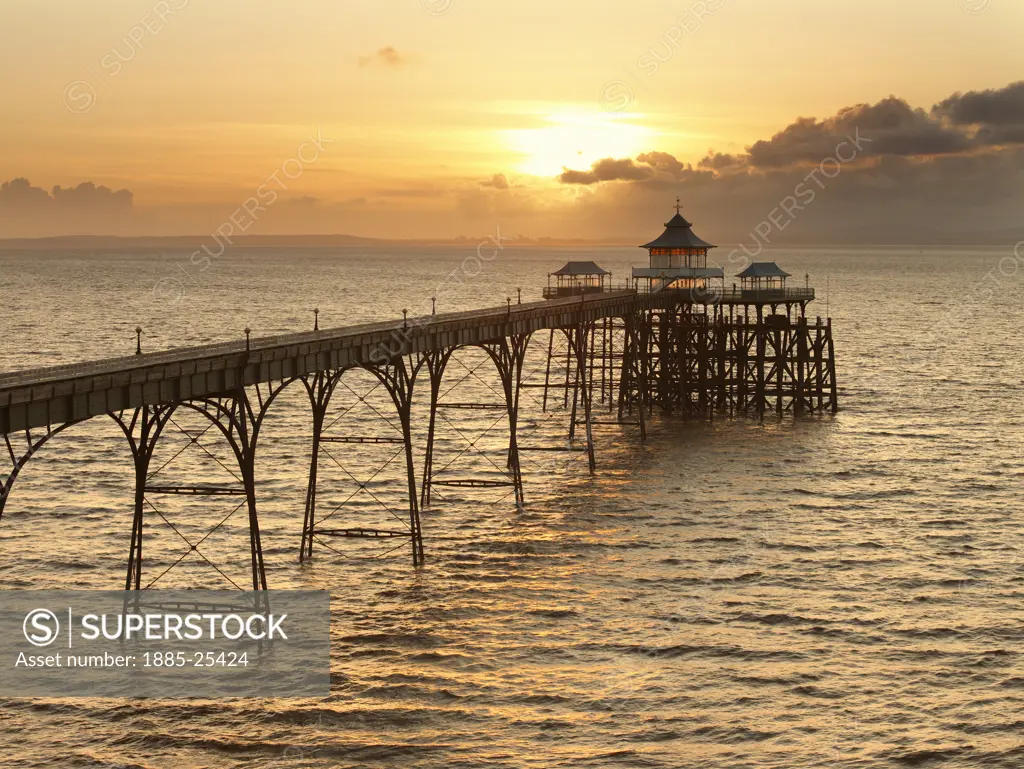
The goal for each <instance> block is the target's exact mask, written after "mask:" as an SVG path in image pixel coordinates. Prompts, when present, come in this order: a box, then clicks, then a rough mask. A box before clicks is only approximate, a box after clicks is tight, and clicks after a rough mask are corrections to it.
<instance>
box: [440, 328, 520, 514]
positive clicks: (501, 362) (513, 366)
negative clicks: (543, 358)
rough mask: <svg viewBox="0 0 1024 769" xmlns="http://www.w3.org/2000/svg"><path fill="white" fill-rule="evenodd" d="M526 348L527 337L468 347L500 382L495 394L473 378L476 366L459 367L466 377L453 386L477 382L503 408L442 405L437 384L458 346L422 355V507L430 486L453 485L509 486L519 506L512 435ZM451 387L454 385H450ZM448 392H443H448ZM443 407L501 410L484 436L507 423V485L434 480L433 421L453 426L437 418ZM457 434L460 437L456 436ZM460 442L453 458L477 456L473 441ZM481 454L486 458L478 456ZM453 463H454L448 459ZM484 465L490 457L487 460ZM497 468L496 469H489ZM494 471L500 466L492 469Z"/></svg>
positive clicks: (516, 456)
mask: <svg viewBox="0 0 1024 769" xmlns="http://www.w3.org/2000/svg"><path fill="white" fill-rule="evenodd" d="M528 344H529V335H515V334H514V335H511V336H509V337H507V338H503V339H501V340H500V341H497V342H487V343H482V344H479V345H473V346H474V347H479V348H480V349H481V350H483V351H484V352H486V353H487V355H488V357H489V358H490V359H491V361H493V363H494V366H495V368H496V369H497V372H498V377H499V379H500V380H501V387H502V389H501V391H500V392H499V391H498V390H496V389H495V388H494V387H492V386H491V385H490V383H488V382H486V381H485V380H484V379H483V378H481V377H480V376H479V374H477V368H479V366H477V367H476V368H469V367H467V366H465V364H461V362H460V365H462V366H463V368H465V369H466V373H465V374H464V375H463V376H462V377H461V378H460V379H459V380H458V382H457V383H456V385H455V386H457V385H458V384H460V383H462V382H464V381H465V380H467V379H470V378H475V379H476V380H478V381H479V382H480V383H482V384H484V385H485V386H486V387H487V388H488V389H489V390H491V391H492V392H493V393H494V394H495V395H498V396H500V397H501V398H502V399H503V400H504V404H500V403H464V402H447V401H444V395H446V394H447V393H442V391H441V383H442V380H443V378H444V374H445V371H446V369H447V368H448V366H449V364H450V363H451V362H452V360H457V359H456V358H454V354H455V352H456V351H457V349H463V348H449V349H446V350H442V351H440V352H438V353H434V354H428V355H426V356H424V362H423V364H424V366H425V367H426V370H427V373H428V375H429V378H430V421H429V424H428V427H427V446H426V453H425V457H424V468H423V486H422V490H421V494H420V500H421V502H422V504H423V506H424V507H426V506H429V505H430V502H431V496H432V492H433V491H434V490H435V487H436V486H453V487H459V488H489V487H495V486H509V485H510V486H511V487H512V490H513V493H514V495H515V501H516V506H517V507H518V508H520V509H522V508H523V506H524V505H525V501H526V500H525V494H524V493H523V472H522V464H521V461H520V457H519V442H518V437H517V432H518V424H519V396H520V390H521V387H522V378H523V361H524V359H525V357H526V349H527V346H528ZM453 387H454V386H453ZM451 389H453V388H449V390H448V392H451ZM445 409H472V410H488V409H493V410H502V411H504V412H505V414H504V415H503V417H499V418H498V419H497V420H495V421H494V422H493V423H492V424H490V425H489V426H488V427H487V429H486V430H485V431H484V433H486V432H488V431H489V430H491V429H492V428H493V427H495V426H496V425H497V424H498V423H499V422H501V421H502V420H503V419H505V418H507V420H508V429H509V442H508V450H507V452H506V467H505V472H507V473H508V475H509V476H510V480H509V481H503V480H501V481H499V480H490V479H487V480H480V479H467V478H458V479H450V478H439V477H438V476H437V472H436V471H435V468H434V444H435V439H436V433H437V419H438V416H439V415H440V417H441V419H442V420H444V421H445V422H447V423H448V425H449V426H450V427H453V428H454V425H452V424H451V421H450V420H448V418H447V417H445V416H443V415H442V414H441V411H442V410H445ZM460 434H461V433H460ZM462 437H463V438H465V439H466V442H467V443H468V444H469V445H468V446H467V447H466V448H465V449H463V451H461V452H460V453H459V454H458V455H457V456H456V459H458V458H459V457H461V456H462V455H463V454H465V453H466V452H467V451H470V450H476V451H478V452H479V453H481V454H483V452H480V450H479V448H478V447H477V445H476V443H477V440H479V437H482V436H478V438H477V440H474V439H471V438H468V437H466V436H465V435H463V436H462ZM484 456H486V455H484ZM452 461H453V462H454V460H452ZM488 461H490V459H489V458H488ZM451 464H452V462H449V463H448V465H446V466H445V467H444V468H442V469H447V468H448V467H449V466H450V465H451ZM492 464H493V462H492ZM495 467H497V466H495ZM498 469H500V468H498Z"/></svg>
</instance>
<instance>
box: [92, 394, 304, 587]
mask: <svg viewBox="0 0 1024 769" xmlns="http://www.w3.org/2000/svg"><path fill="white" fill-rule="evenodd" d="M291 381H292V380H286V381H283V382H280V383H279V384H277V385H276V386H275V385H274V384H273V383H265V384H259V385H256V386H255V387H254V388H253V395H254V396H255V400H256V405H255V407H254V406H253V402H252V399H251V398H250V396H249V393H248V392H247V391H246V389H245V388H244V387H238V388H236V389H234V390H232V391H230V392H227V393H225V394H223V395H221V396H220V397H214V398H203V399H196V400H189V401H184V402H182V403H178V404H172V405H164V406H152V407H151V406H147V407H143V408H140V409H136V410H134V411H133V412H123V413H120V414H117V415H113V414H112V415H111V416H113V417H114V420H115V421H116V422H117V423H118V425H120V427H121V429H122V430H123V431H124V433H125V436H126V437H127V438H128V441H129V445H130V446H131V449H132V456H133V458H134V460H135V475H136V489H135V512H134V516H133V521H132V538H131V543H130V546H129V553H128V569H127V574H126V577H125V589H126V590H143V589H147V588H150V587H152V586H154V585H155V584H156V583H157V582H159V581H160V580H162V579H163V578H164V577H165V576H166V575H167V573H168V572H170V571H171V569H173V568H175V567H176V566H178V565H179V564H180V563H182V562H183V561H185V560H186V559H187V558H189V557H190V556H192V555H195V556H196V557H198V558H199V559H201V560H202V561H203V562H205V563H206V564H207V565H208V566H210V567H211V568H212V569H214V571H216V572H217V573H218V574H220V575H221V577H223V578H224V579H225V580H226V581H227V582H229V583H230V584H231V585H232V586H233V587H235V588H238V589H239V590H242V589H244V588H242V587H241V585H239V584H238V583H237V582H236V581H235V580H234V579H232V578H231V576H229V575H228V574H227V573H225V572H224V570H223V569H221V568H220V567H219V566H217V564H216V563H214V560H213V558H212V557H210V556H208V555H207V554H206V553H205V552H204V551H203V549H202V546H203V545H204V543H207V541H208V540H209V538H210V537H211V536H212V535H213V534H214V533H215V532H217V531H218V530H219V529H221V528H222V527H223V526H224V525H225V524H226V523H227V522H228V520H230V519H231V518H232V517H233V516H234V515H235V514H236V513H238V512H239V511H240V510H242V509H243V508H244V509H245V511H246V514H247V518H248V526H247V528H248V533H249V558H250V569H251V578H252V589H253V590H266V589H267V573H266V567H265V564H264V560H263V544H262V539H261V536H260V525H259V516H258V514H257V510H256V473H255V460H256V445H257V440H258V437H259V432H260V428H261V427H262V425H263V420H264V418H265V416H266V414H267V410H268V409H269V407H270V404H271V403H272V402H273V401H274V399H275V398H276V397H277V395H279V394H280V393H281V392H282V391H283V390H284V388H285V387H287V386H288V384H290V383H291ZM183 410H187V411H193V412H195V413H197V414H199V415H201V416H203V417H205V418H206V420H207V421H208V423H209V424H208V425H207V427H206V429H204V430H201V431H198V432H197V433H195V432H191V431H189V429H187V428H185V427H183V426H182V425H181V424H180V423H179V422H178V421H177V420H176V419H175V417H176V416H178V414H179V412H181V411H183ZM126 414H130V415H131V416H130V417H128V416H126ZM168 426H171V427H173V428H174V429H175V430H177V431H178V432H180V433H181V434H183V435H184V436H185V437H187V438H188V443H186V444H185V446H184V447H183V448H182V449H181V450H179V451H178V453H177V454H175V455H174V456H173V457H171V459H169V460H168V461H167V462H165V463H164V464H163V465H161V466H160V467H158V468H157V469H155V470H151V463H152V458H153V453H154V450H155V448H156V446H157V444H158V442H159V439H160V438H161V437H162V436H164V435H166V433H167V430H166V428H167V427H168ZM213 428H216V430H217V431H218V432H220V433H221V435H222V436H223V437H224V439H225V441H226V442H227V444H228V447H229V448H230V450H231V453H232V455H233V458H234V460H235V462H234V465H235V468H232V467H231V466H230V465H227V464H225V463H224V462H222V461H221V460H220V459H219V458H218V457H217V456H216V455H215V454H214V453H213V452H211V451H210V450H209V448H207V447H206V446H205V445H204V444H203V443H202V442H201V440H200V439H201V438H202V437H203V436H204V435H205V434H206V432H207V431H209V430H210V429H213ZM190 448H195V449H197V450H199V451H200V452H202V454H203V456H204V457H205V458H209V459H211V460H213V461H214V462H215V463H216V464H218V465H219V466H220V467H221V469H223V470H224V471H225V472H227V473H228V474H230V475H231V477H232V479H233V480H234V481H235V483H229V484H203V485H200V484H182V483H176V482H173V481H169V482H166V483H164V482H161V481H162V480H163V478H162V476H161V477H158V476H160V475H161V472H162V471H165V470H166V468H167V467H168V465H170V464H171V463H172V462H174V461H175V460H176V459H177V458H178V457H179V456H180V455H181V454H183V453H184V452H185V451H186V450H188V449H190ZM169 496H197V497H232V498H238V497H242V500H241V501H240V502H238V503H237V504H236V505H235V506H234V507H233V508H232V509H231V511H230V512H229V513H228V514H227V515H226V516H224V517H223V518H221V519H220V520H219V522H218V523H217V524H216V525H215V526H213V527H212V528H211V529H210V530H209V531H207V532H206V533H205V534H204V535H203V536H202V537H200V538H198V539H195V538H194V537H189V536H186V535H185V534H184V533H183V532H182V531H181V528H180V527H179V526H176V525H175V524H174V523H173V521H172V520H171V519H170V518H169V517H168V516H167V514H166V513H165V511H164V510H163V509H162V503H161V504H160V505H158V504H157V500H158V499H160V498H162V497H169ZM147 511H148V513H149V514H151V515H153V516H155V517H156V518H157V519H159V520H161V521H162V522H163V523H165V524H166V525H167V527H168V528H170V529H171V530H172V531H173V532H174V534H175V535H176V536H177V537H178V538H180V539H181V540H182V541H183V543H184V545H186V546H187V550H185V551H184V552H183V553H182V555H181V556H180V557H178V558H177V559H176V560H175V561H173V562H172V563H170V565H168V566H167V567H166V568H164V570H163V571H161V572H160V573H159V574H157V575H156V576H155V577H154V578H153V579H152V580H150V581H149V582H147V583H145V584H144V583H143V578H142V575H143V558H142V551H143V540H144V533H145V528H146V518H147Z"/></svg>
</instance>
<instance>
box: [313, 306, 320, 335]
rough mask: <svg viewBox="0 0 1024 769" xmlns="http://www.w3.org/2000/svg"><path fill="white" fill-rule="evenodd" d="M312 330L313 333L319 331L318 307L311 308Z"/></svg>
mask: <svg viewBox="0 0 1024 769" xmlns="http://www.w3.org/2000/svg"><path fill="white" fill-rule="evenodd" d="M313 330H314V331H319V330H320V308H319V307H314V308H313Z"/></svg>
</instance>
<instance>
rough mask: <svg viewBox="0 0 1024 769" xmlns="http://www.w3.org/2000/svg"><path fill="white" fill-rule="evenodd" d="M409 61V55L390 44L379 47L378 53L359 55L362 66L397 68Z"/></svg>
mask: <svg viewBox="0 0 1024 769" xmlns="http://www.w3.org/2000/svg"><path fill="white" fill-rule="evenodd" d="M408 63H409V57H408V56H406V55H405V54H403V53H399V52H398V50H397V49H395V47H394V46H391V45H388V46H385V47H384V48H381V49H379V50H378V51H377V52H376V53H373V54H370V55H369V56H360V57H359V66H360V67H369V66H372V65H376V66H381V67H390V68H392V69H397V68H398V67H402V66H404V65H405V64H408Z"/></svg>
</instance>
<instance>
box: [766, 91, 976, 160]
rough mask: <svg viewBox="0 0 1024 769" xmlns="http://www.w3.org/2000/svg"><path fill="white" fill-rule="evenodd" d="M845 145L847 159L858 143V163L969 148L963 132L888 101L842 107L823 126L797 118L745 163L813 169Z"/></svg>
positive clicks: (821, 122)
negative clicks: (872, 158)
mask: <svg viewBox="0 0 1024 769" xmlns="http://www.w3.org/2000/svg"><path fill="white" fill-rule="evenodd" d="M858 137H864V139H865V140H866V141H865V142H860V141H858ZM844 142H845V143H846V145H845V148H844V150H843V151H844V152H845V154H846V155H849V154H850V153H851V152H852V149H851V148H850V146H849V145H850V143H851V142H856V144H857V146H858V147H860V149H858V151H857V154H858V155H859V156H861V157H867V156H870V155H906V156H916V157H925V156H934V155H944V154H948V153H955V152H963V151H964V150H967V149H969V147H970V145H971V139H970V137H968V136H967V135H966V134H965V133H964V132H963V131H961V130H958V129H956V128H953V127H949V126H946V125H944V124H943V123H942V122H941V121H939V120H938V119H936V118H935V117H933V116H931V115H929V114H928V113H927V112H925V111H924V110H922V109H915V108H913V107H911V106H910V105H909V104H907V102H905V101H904V100H903V99H897V98H896V97H895V96H890V97H889V98H887V99H883V100H882V101H880V102H878V103H877V104H857V105H854V106H852V107H845V108H844V109H841V110H840V111H839V112H838V113H836V114H835V115H834V116H832V117H829V118H826V119H824V120H816V119H815V118H798V119H797V120H796V121H795V122H794V123H791V124H790V125H788V126H787V127H786V128H784V129H783V130H782V131H780V132H779V133H777V134H775V135H774V136H773V137H772V138H771V139H768V140H762V141H757V142H754V144H752V145H751V146H750V147H748V148H747V162H748V163H749V164H750V165H751V166H753V167H755V168H783V167H786V166H793V165H800V164H805V165H806V164H813V165H817V164H818V163H820V162H821V161H822V160H824V159H825V158H828V157H832V156H834V155H835V154H836V151H837V147H840V145H842V144H843V143H844Z"/></svg>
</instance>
